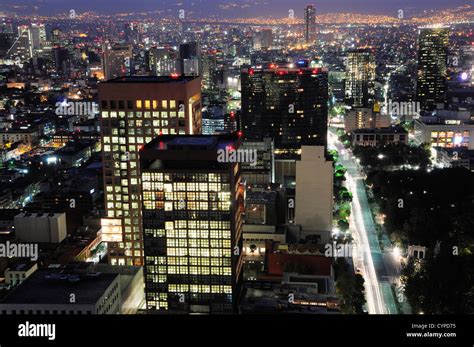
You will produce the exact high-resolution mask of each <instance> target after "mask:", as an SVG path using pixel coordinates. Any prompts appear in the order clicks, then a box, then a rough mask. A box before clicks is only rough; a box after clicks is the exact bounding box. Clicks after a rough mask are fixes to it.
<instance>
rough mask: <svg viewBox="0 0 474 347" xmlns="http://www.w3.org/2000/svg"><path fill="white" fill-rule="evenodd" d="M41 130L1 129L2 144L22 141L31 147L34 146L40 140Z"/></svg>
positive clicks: (0, 144)
mask: <svg viewBox="0 0 474 347" xmlns="http://www.w3.org/2000/svg"><path fill="white" fill-rule="evenodd" d="M39 136H40V134H39V130H38V129H37V128H36V129H18V128H16V129H13V128H11V129H4V130H0V146H5V145H6V144H8V143H10V144H12V143H15V142H22V143H24V144H25V145H27V146H29V147H33V146H34V145H36V144H38V142H39Z"/></svg>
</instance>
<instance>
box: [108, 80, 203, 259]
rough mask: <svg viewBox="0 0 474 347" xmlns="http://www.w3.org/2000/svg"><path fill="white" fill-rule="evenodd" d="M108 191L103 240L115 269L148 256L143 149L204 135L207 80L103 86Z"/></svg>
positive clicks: (119, 82)
mask: <svg viewBox="0 0 474 347" xmlns="http://www.w3.org/2000/svg"><path fill="white" fill-rule="evenodd" d="M99 102H100V108H101V117H100V119H101V126H100V127H101V137H102V150H103V163H104V190H105V205H106V210H107V218H104V219H103V221H102V226H103V228H102V232H103V239H104V241H106V242H109V250H110V254H109V259H110V263H111V264H112V265H141V264H142V257H143V241H142V224H141V223H142V215H141V200H140V190H141V184H140V183H141V182H140V171H139V165H138V150H139V149H140V148H141V147H142V146H144V145H145V144H146V143H148V142H150V141H151V140H153V138H154V137H156V136H158V135H159V134H200V133H201V80H200V79H199V78H196V77H184V76H177V77H174V76H173V77H171V76H166V77H165V76H160V77H152V76H147V77H138V76H136V77H135V76H133V77H130V76H129V77H121V78H117V79H114V80H109V81H107V82H103V83H100V84H99Z"/></svg>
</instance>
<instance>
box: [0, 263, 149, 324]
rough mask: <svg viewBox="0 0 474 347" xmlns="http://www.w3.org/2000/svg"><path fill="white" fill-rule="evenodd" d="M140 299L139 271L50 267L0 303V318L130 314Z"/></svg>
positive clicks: (89, 266) (81, 265)
mask: <svg viewBox="0 0 474 347" xmlns="http://www.w3.org/2000/svg"><path fill="white" fill-rule="evenodd" d="M32 293H34V295H32ZM143 295H144V293H143V269H142V268H140V267H122V268H118V267H115V266H108V265H106V264H97V265H92V264H90V263H71V264H68V265H66V266H63V267H58V266H54V265H53V266H50V268H48V269H46V270H38V271H36V272H35V273H33V274H32V275H30V276H29V277H28V278H26V279H25V280H24V281H23V282H22V283H21V284H20V285H19V286H18V287H16V288H15V289H14V290H13V291H12V292H11V293H10V294H9V295H8V296H7V297H6V298H5V299H4V300H3V301H2V302H0V314H29V315H45V314H47V315H50V314H53V315H57V314H62V315H76V314H77V315H85V314H119V313H122V314H133V313H136V312H137V308H138V307H139V305H140V303H141V302H142V300H143Z"/></svg>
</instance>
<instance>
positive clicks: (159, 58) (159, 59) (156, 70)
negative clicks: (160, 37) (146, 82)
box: [149, 47, 181, 76]
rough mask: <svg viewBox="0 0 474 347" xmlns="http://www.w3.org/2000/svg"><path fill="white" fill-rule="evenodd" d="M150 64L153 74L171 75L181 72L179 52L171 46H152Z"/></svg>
mask: <svg viewBox="0 0 474 347" xmlns="http://www.w3.org/2000/svg"><path fill="white" fill-rule="evenodd" d="M149 65H150V70H151V74H152V75H153V76H171V75H172V74H179V73H181V64H180V60H179V57H178V52H176V51H175V50H173V49H171V48H166V47H157V48H156V47H155V48H152V49H151V50H150V55H149Z"/></svg>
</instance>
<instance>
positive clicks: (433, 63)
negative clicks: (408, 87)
mask: <svg viewBox="0 0 474 347" xmlns="http://www.w3.org/2000/svg"><path fill="white" fill-rule="evenodd" d="M418 37H419V39H418V41H419V42H418V74H417V85H416V99H417V101H418V102H419V103H420V106H421V109H422V110H427V111H430V110H433V109H435V108H436V105H437V104H441V103H444V101H445V93H446V64H447V56H448V41H449V28H448V27H440V26H436V27H435V26H432V27H424V28H420V31H419V36H418Z"/></svg>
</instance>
